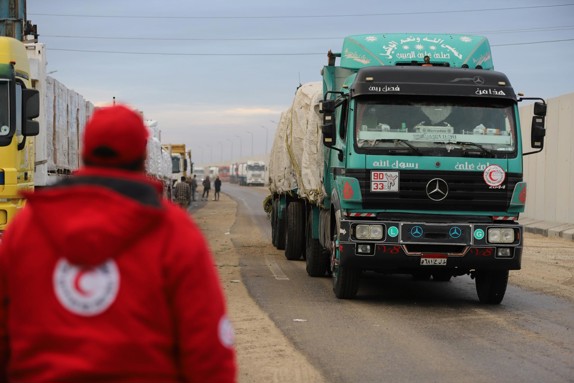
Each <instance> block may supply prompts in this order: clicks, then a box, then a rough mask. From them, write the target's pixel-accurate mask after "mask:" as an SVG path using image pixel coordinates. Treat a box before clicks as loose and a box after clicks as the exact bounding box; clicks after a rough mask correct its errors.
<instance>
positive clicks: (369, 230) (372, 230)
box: [355, 225, 383, 240]
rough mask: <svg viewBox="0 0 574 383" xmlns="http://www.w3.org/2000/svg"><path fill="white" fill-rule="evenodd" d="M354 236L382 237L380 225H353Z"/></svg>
mask: <svg viewBox="0 0 574 383" xmlns="http://www.w3.org/2000/svg"><path fill="white" fill-rule="evenodd" d="M355 236H356V237H357V239H362V240H363V239H364V240H380V239H383V226H382V225H357V226H355Z"/></svg>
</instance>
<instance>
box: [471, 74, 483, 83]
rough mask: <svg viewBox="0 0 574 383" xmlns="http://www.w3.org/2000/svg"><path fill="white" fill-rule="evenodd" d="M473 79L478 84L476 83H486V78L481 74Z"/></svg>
mask: <svg viewBox="0 0 574 383" xmlns="http://www.w3.org/2000/svg"><path fill="white" fill-rule="evenodd" d="M472 81H473V82H474V83H475V84H476V85H483V84H484V79H483V78H482V77H480V76H474V77H473V78H472Z"/></svg>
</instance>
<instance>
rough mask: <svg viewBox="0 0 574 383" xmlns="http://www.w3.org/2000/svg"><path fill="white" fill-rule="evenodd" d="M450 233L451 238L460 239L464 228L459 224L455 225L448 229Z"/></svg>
mask: <svg viewBox="0 0 574 383" xmlns="http://www.w3.org/2000/svg"><path fill="white" fill-rule="evenodd" d="M448 235H450V237H451V238H454V239H458V238H460V236H461V235H462V230H461V229H460V227H458V226H453V227H451V228H450V230H449V231H448Z"/></svg>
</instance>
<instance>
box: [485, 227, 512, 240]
mask: <svg viewBox="0 0 574 383" xmlns="http://www.w3.org/2000/svg"><path fill="white" fill-rule="evenodd" d="M515 240H516V237H515V234H514V229H509V228H503V227H491V228H489V229H488V242H489V243H514V241H515Z"/></svg>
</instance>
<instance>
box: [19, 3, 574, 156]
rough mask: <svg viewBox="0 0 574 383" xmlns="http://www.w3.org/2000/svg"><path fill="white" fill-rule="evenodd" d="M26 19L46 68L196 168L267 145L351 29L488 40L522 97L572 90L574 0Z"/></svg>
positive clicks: (105, 8)
mask: <svg viewBox="0 0 574 383" xmlns="http://www.w3.org/2000/svg"><path fill="white" fill-rule="evenodd" d="M27 13H28V19H29V20H31V21H32V22H33V23H34V24H36V25H37V26H38V32H39V34H40V37H39V40H40V42H42V43H45V44H46V51H47V56H48V71H52V72H53V73H52V74H51V76H53V77H55V78H56V79H57V80H59V81H60V82H62V83H64V84H65V85H66V86H67V87H68V88H71V89H74V90H75V91H77V92H79V93H81V94H82V95H83V96H84V97H85V98H86V99H88V100H90V101H92V102H93V103H94V104H96V105H102V104H110V103H111V102H112V100H113V98H114V97H115V98H116V99H117V100H118V101H121V102H125V103H128V104H130V105H132V106H133V107H135V108H137V109H140V110H142V111H143V112H144V114H145V117H146V118H148V119H153V120H157V121H158V123H159V126H160V127H161V130H162V142H163V143H185V144H187V145H188V146H189V147H191V149H192V155H193V160H194V162H195V163H196V164H200V165H201V164H205V163H208V162H212V163H229V162H231V161H232V156H233V157H235V158H233V159H237V157H239V155H240V154H242V155H243V156H244V157H246V156H250V155H251V154H252V153H253V154H254V155H256V156H262V155H263V154H264V153H265V151H266V148H267V149H268V150H269V149H270V148H271V145H272V142H273V136H274V133H275V129H276V125H277V124H276V121H278V120H279V116H280V113H281V112H282V111H284V110H285V109H287V108H288V107H289V105H290V104H291V101H292V97H293V95H294V92H295V90H296V88H297V86H298V85H299V83H305V82H310V81H320V79H321V77H320V70H321V68H322V67H323V66H324V65H326V63H327V58H326V53H327V51H328V50H329V49H331V50H333V51H334V52H340V50H341V46H342V41H343V37H345V36H347V35H352V34H367V33H382V32H395V33H402V32H405V33H415V32H429V33H433V32H434V33H463V34H480V35H484V36H486V37H488V39H489V40H490V43H491V46H492V51H493V61H494V66H495V69H496V70H499V71H502V72H505V73H506V74H507V75H508V77H509V78H510V81H511V83H512V84H513V86H514V88H515V90H516V91H517V92H524V93H526V95H527V96H540V97H545V98H552V97H557V96H560V95H563V94H566V93H572V92H574V75H573V72H574V1H572V0H562V1H560V0H545V1H530V0H509V1H504V2H503V1H500V0H482V1H462V0H460V1H457V2H453V1H447V0H434V1H427V0H425V1H410V0H403V1H383V0H363V1H359V2H357V1H349V0H344V1H342V0H289V1H269V0H267V1H262V0H261V1H260V0H249V1H245V0H235V1H230V0H210V1H205V0H202V1H195V0H188V1H175V0H161V1H152V0H150V1H141V0H113V1H112V0H99V1H77V0H28V1H27ZM266 136H267V143H266ZM252 142H253V148H252Z"/></svg>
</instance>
